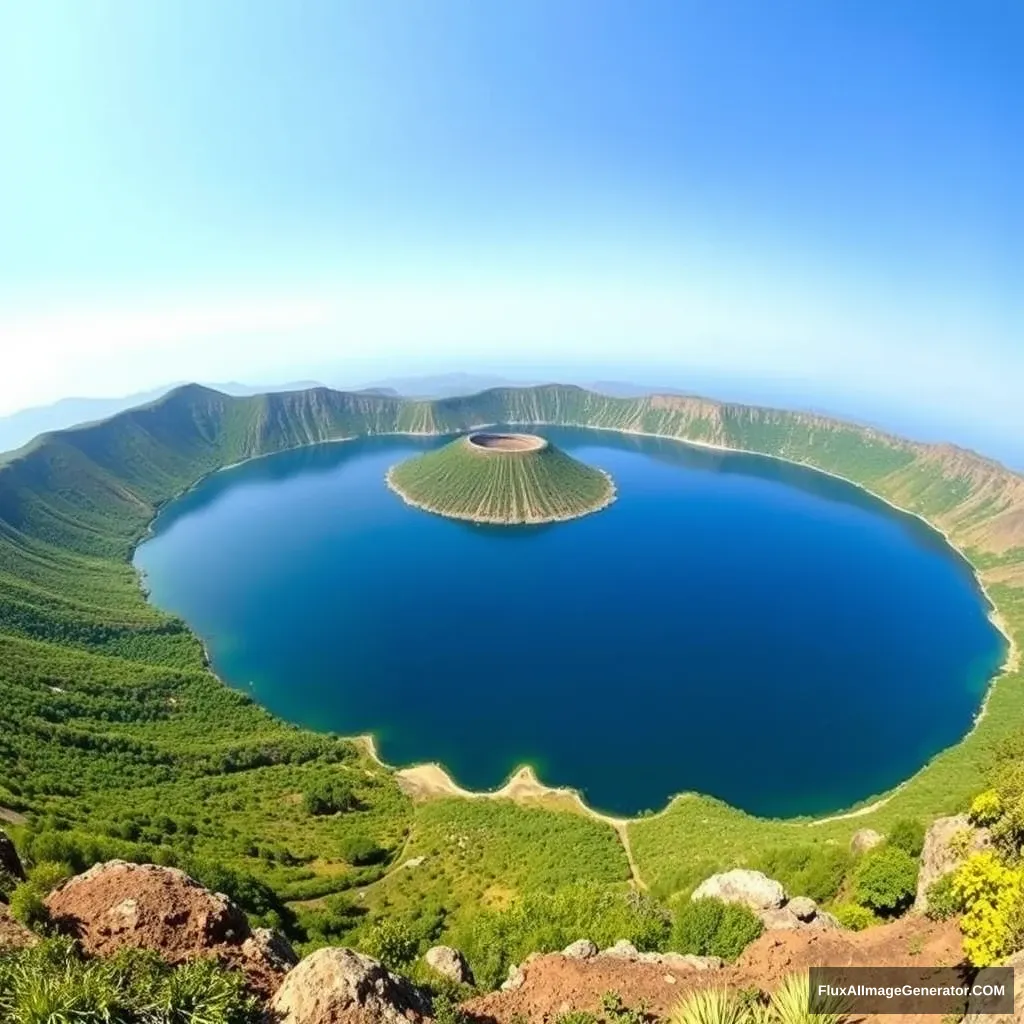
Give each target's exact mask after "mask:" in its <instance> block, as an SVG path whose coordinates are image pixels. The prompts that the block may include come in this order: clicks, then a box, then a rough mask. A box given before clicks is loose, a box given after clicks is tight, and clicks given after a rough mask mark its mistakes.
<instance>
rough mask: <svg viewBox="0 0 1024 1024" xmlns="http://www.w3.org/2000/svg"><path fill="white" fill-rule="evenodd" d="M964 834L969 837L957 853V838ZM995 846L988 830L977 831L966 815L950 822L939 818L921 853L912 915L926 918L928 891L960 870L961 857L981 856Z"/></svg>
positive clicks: (950, 818)
mask: <svg viewBox="0 0 1024 1024" xmlns="http://www.w3.org/2000/svg"><path fill="white" fill-rule="evenodd" d="M958 834H962V835H965V836H967V837H968V839H967V843H966V845H965V847H964V849H963V850H962V851H961V850H960V849H955V848H954V847H956V846H957V842H956V841H955V840H954V837H955V836H957V835H958ZM991 845H992V837H991V835H990V833H989V830H988V829H987V828H975V827H974V826H973V825H972V824H971V823H970V821H969V820H968V818H967V815H966V814H956V815H953V816H952V817H949V818H936V820H935V821H933V822H932V826H931V828H929V829H928V832H927V834H926V835H925V837H924V848H923V849H922V850H921V870H920V872H919V874H918V876H917V896H916V898H915V900H914V906H913V912H914V913H915V914H923V913H924V912H925V911H926V910H927V909H928V889H929V887H930V886H931V885H932V884H933V883H934V882H937V881H938V880H939V879H940V878H942V877H943V876H944V875H948V874H949V873H950V872H951V871H955V870H956V869H957V867H959V865H960V863H961V860H962V859H963V858H962V854H963V853H966V854H968V855H969V854H972V853H978V852H979V851H980V850H984V849H986V848H987V847H989V846H991Z"/></svg>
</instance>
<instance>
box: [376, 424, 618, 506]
mask: <svg viewBox="0 0 1024 1024" xmlns="http://www.w3.org/2000/svg"><path fill="white" fill-rule="evenodd" d="M387 480H388V486H389V487H390V488H391V489H392V490H393V491H395V493H397V494H398V495H399V496H400V497H401V498H402V499H403V500H404V501H405V502H406V503H407V504H409V505H413V506H415V507H416V508H421V509H424V510H425V511H427V512H435V513H437V514H438V515H442V516H449V517H451V518H452V519H468V520H471V521H472V522H477V523H502V524H508V525H512V524H516V523H551V522H557V521H559V520H563V519H576V518H577V517H579V516H585V515H587V514H588V513H589V512H596V511H597V510H598V509H602V508H604V507H605V506H606V505H610V504H611V503H612V502H613V501H614V500H615V486H614V484H613V483H612V480H611V477H609V476H608V474H607V473H605V472H603V471H602V470H600V469H594V468H593V467H591V466H586V465H584V464H583V463H582V462H578V461H577V460H576V459H574V458H571V457H570V456H568V455H566V454H565V452H563V451H559V449H558V448H556V447H555V446H554V445H553V444H551V443H550V442H548V441H546V440H545V439H544V438H542V437H537V436H536V435H534V434H494V433H474V434H468V435H466V436H465V437H460V438H459V439H458V440H457V441H452V442H451V444H447V445H445V446H444V447H443V448H439V449H438V450H437V451H433V452H428V453H427V454H425V455H418V456H416V457H415V458H412V459H409V460H407V461H406V462H402V463H399V464H398V465H397V466H392V467H391V469H390V470H389V471H388V477H387Z"/></svg>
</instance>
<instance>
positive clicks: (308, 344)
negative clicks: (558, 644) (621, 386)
mask: <svg viewBox="0 0 1024 1024" xmlns="http://www.w3.org/2000/svg"><path fill="white" fill-rule="evenodd" d="M1022 53H1024V4H1022V3H1020V2H1019V0H962V2H958V3H949V2H943V0H929V2H920V0H915V2H901V0H803V2H792V0H772V2H764V0H747V2H740V0H705V2H700V3H695V2H687V0H675V2H664V3H662V2H651V0H630V2H625V0H621V2H617V3H610V2H605V0H508V2H500V0H494V2H480V0H430V2H425V3H416V2H409V0H400V2H399V0H366V2H359V3H355V2H350V3H345V2H342V0H333V2H325V3H319V2H315V0H304V2H302V3H295V4H292V3H281V2H277V0H273V2H263V0H244V2H241V0H239V2H235V0H166V2H164V0H139V2H131V0H118V2H103V0H89V2H80V0H67V2H66V3H54V2H51V0H33V2H31V3H22V4H18V3H15V2H10V3H7V4H0V133H2V134H0V137H2V139H3V158H2V160H0V345H2V346H3V349H4V356H5V361H6V362H7V363H8V364H7V366H6V367H5V370H4V372H3V374H2V375H0V412H3V411H9V410H10V409H13V408H15V407H18V406H24V405H28V404H32V403H34V402H37V401H42V400H49V399H52V398H55V397H58V396H59V395H61V394H68V393H72V392H74V393H78V394H83V393H84V394H89V393H92V394H109V393H115V392H118V391H125V390H132V389H135V388H141V387H146V386H150V385H153V384H158V383H161V382H163V381H167V380H175V379H183V378H194V379H231V378H234V379H247V380H256V381H258V380H261V379H264V380H270V379H278V380H280V379H287V378H297V377H305V376H316V375H318V374H320V375H324V374H326V373H327V372H328V371H330V372H331V374H332V375H333V377H334V378H335V379H342V377H343V376H344V374H345V373H348V374H350V379H351V380H352V381H353V382H354V381H355V380H359V379H364V378H367V377H372V376H381V375H384V374H386V373H395V374H406V373H409V372H422V371H426V370H431V369H435V368H437V369H465V370H486V369H492V368H495V369H497V368H500V369H503V370H505V371H511V370H513V369H514V368H515V364H516V363H517V362H518V363H519V364H521V366H522V367H523V368H524V369H525V368H527V367H529V368H530V369H531V370H533V371H536V370H538V369H539V370H540V372H543V371H544V369H545V368H552V369H554V368H556V367H557V368H562V367H565V368H572V367H580V368H582V369H581V372H584V373H586V372H589V370H590V369H594V371H595V373H596V374H597V375H604V376H607V375H608V374H609V373H614V374H616V375H619V376H629V377H632V378H633V379H640V380H642V381H643V382H645V383H646V382H648V381H652V382H654V383H658V382H659V379H662V378H667V377H669V376H671V377H672V383H676V384H679V383H683V382H685V381H687V380H692V381H693V382H694V383H695V384H696V385H697V386H700V387H705V389H706V388H707V386H710V385H711V384H713V383H714V382H718V383H719V385H720V386H718V387H717V390H718V391H719V393H721V394H722V395H723V396H724V397H730V382H733V390H734V391H735V392H737V393H738V392H739V391H744V394H743V395H739V397H750V394H749V393H750V392H752V391H753V392H757V391H758V389H759V388H760V389H761V393H763V394H764V395H765V396H766V397H769V396H770V395H772V394H779V395H782V396H785V397H787V398H788V397H789V396H790V395H792V396H793V397H794V400H796V399H797V398H800V397H801V396H802V397H803V400H804V404H817V405H820V406H826V407H828V406H831V407H836V408H839V409H841V411H845V412H849V413H853V414H860V415H863V416H866V417H872V416H876V415H878V416H881V415H889V414H890V413H891V412H892V411H893V410H900V411H902V412H903V413H905V414H906V416H907V418H908V419H907V422H908V423H911V422H920V423H922V424H924V423H930V424H933V425H934V424H938V426H939V427H941V428H948V429H947V433H952V434H953V435H954V436H962V437H965V438H967V439H968V440H978V439H984V438H987V437H991V438H993V439H998V438H1000V437H1003V436H1007V435H1009V434H1014V433H1015V434H1016V435H1018V436H1019V435H1024V411H1022V410H1024V401H1022V399H1021V396H1022V392H1024V60H1022V59H1021V54H1022ZM5 339H6V340H5ZM513 342H515V343H516V344H517V346H518V348H517V352H518V353H519V354H518V355H517V356H516V357H514V358H509V357H508V356H507V355H506V354H505V353H507V351H508V348H507V346H508V345H509V344H510V343H513ZM14 350H17V354H16V355H15V356H14V357H13V360H12V359H11V355H10V353H11V352H12V351H14ZM339 366H340V367H342V371H337V367H339ZM559 372H561V371H560V370H559ZM565 372H569V369H567V370H566V371H565Z"/></svg>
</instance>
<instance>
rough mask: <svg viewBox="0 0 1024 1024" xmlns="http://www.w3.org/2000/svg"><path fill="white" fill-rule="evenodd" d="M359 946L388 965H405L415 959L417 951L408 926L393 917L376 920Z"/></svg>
mask: <svg viewBox="0 0 1024 1024" xmlns="http://www.w3.org/2000/svg"><path fill="white" fill-rule="evenodd" d="M360 946H361V947H362V949H363V950H364V951H365V952H367V953H369V954H370V956H372V957H376V958H377V959H378V960H380V961H382V962H383V963H385V964H387V966H388V967H405V966H406V964H411V963H412V962H413V960H415V959H416V954H417V953H418V952H419V942H418V941H417V940H416V938H415V937H414V936H413V934H412V932H411V931H410V930H409V926H408V925H407V924H406V923H405V922H404V921H401V920H399V919H398V918H394V917H384V918H381V919H380V920H379V921H377V922H376V923H375V924H374V925H373V926H372V927H371V928H370V929H369V930H368V931H367V933H366V935H365V936H364V938H363V941H362V942H361V943H360Z"/></svg>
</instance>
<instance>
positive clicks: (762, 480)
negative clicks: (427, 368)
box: [135, 427, 1005, 816]
mask: <svg viewBox="0 0 1024 1024" xmlns="http://www.w3.org/2000/svg"><path fill="white" fill-rule="evenodd" d="M515 429H519V430H522V429H524V428H523V427H517V428H515ZM531 429H532V430H534V431H535V432H537V433H539V434H541V435H542V436H544V437H546V438H548V439H550V440H551V441H553V442H554V443H555V444H557V445H558V446H559V447H560V448H562V449H563V450H565V451H566V452H569V453H571V454H572V455H573V456H574V457H575V458H577V459H580V460H581V461H583V462H586V463H588V464H589V465H592V466H596V467H598V468H600V469H603V470H605V471H606V472H608V473H609V474H610V475H611V477H612V478H613V480H614V482H615V486H616V488H617V492H618V494H617V500H616V501H615V502H614V504H612V505H610V506H609V507H608V508H606V509H604V510H602V511H601V512H598V513H595V514H593V515H589V516H586V517H584V518H582V519H577V520H572V521H569V522H564V523H556V524H550V525H545V526H523V527H507V526H480V525H474V524H471V523H466V522H460V521H456V520H451V519H445V518H442V517H439V516H435V515H432V514H430V513H427V512H423V511H419V510H417V509H415V508H412V507H410V506H408V505H406V504H404V503H403V502H402V501H401V500H399V499H398V497H397V496H396V495H395V494H393V493H392V492H391V491H389V490H388V488H387V486H386V484H385V474H386V472H387V470H388V468H389V467H390V466H392V465H393V464H395V463H397V462H399V461H401V460H403V459H405V458H408V457H409V456H410V455H413V454H416V453H418V452H422V451H426V450H429V449H431V448H436V447H440V446H441V445H442V444H444V443H446V441H448V440H450V438H443V437H437V438H429V439H426V438H411V437H371V438H364V439H360V440H354V441H348V442H344V443H337V444H328V445H320V446H317V447H312V448H307V449H300V450H295V451H289V452H285V453H281V454H279V455H274V456H270V457H267V458H262V459H257V460H254V461H252V462H249V463H246V464H244V465H241V466H237V467H234V468H232V469H230V470H226V471H223V472H220V473H216V474H214V475H212V476H210V477H208V478H207V479H205V480H203V481H202V482H200V483H199V484H198V485H197V486H196V487H195V488H193V489H192V490H191V491H189V492H188V493H187V494H185V495H183V496H182V497H180V498H179V499H177V500H176V501H174V502H173V503H171V504H170V505H168V506H167V507H166V508H165V510H164V511H163V512H162V513H161V514H160V516H159V517H158V518H157V520H156V522H155V523H154V525H153V531H152V536H151V537H150V538H149V539H148V540H147V541H146V542H145V543H143V544H142V545H141V546H140V547H139V549H138V550H137V552H136V559H135V560H136V565H137V567H138V568H139V569H140V570H141V571H142V573H143V574H144V578H145V585H146V586H147V588H148V590H149V593H150V599H151V600H152V601H153V602H154V603H155V604H156V605H157V606H158V607H160V608H162V609H165V610H167V611H169V612H172V613H175V614H177V615H180V616H181V617H182V618H184V619H185V620H186V621H187V622H188V623H189V624H190V625H191V626H192V628H193V629H194V630H195V632H196V633H197V634H198V635H199V636H201V637H202V638H203V640H204V641H205V643H206V645H207V649H208V651H209V655H210V658H211V661H212V665H213V667H214V669H215V671H216V672H217V673H218V674H219V675H220V676H221V677H222V678H223V679H224V680H225V681H226V682H227V683H229V684H230V685H232V686H235V687H237V688H238V689H241V690H244V691H245V692H247V693H248V694H250V695H251V696H252V698H253V699H254V700H256V701H258V702H259V703H260V704H262V705H264V706H265V707H267V708H268V709H270V710H271V711H272V712H274V713H275V714H277V715H279V716H281V717H282V718H285V719H287V720H289V721H292V722H295V723H299V724H301V725H304V726H308V727H311V728H314V729H320V730H330V731H334V732H339V733H342V734H346V735H354V734H358V733H372V734H373V736H374V737H375V739H376V742H377V747H378V750H379V753H380V755H381V757H382V758H383V759H384V760H385V761H387V762H388V763H391V764H395V765H409V764H414V763H419V762H428V761H437V762H439V763H441V764H442V765H443V766H444V767H445V768H446V769H447V770H448V771H449V772H450V773H451V774H452V776H453V777H454V779H455V780H456V781H457V782H458V783H460V784H461V785H463V786H466V787H469V788H473V789H490V788H494V787H496V786H499V785H500V784H501V783H502V782H503V781H504V780H505V779H506V778H507V777H508V775H509V774H510V773H511V772H512V771H513V770H514V769H515V768H516V767H517V766H519V765H522V764H530V765H532V766H533V767H534V768H535V770H536V771H537V773H538V775H539V776H540V778H541V779H542V781H544V782H546V783H548V784H550V785H565V786H572V787H575V788H577V789H579V790H580V791H581V792H582V794H583V796H584V798H585V799H586V800H587V802H588V803H589V804H591V805H592V806H594V807H597V808H600V809H602V810H606V811H609V812H614V813H620V814H635V813H637V812H640V811H642V810H644V809H660V808H662V807H664V806H665V804H666V802H667V801H668V800H669V799H670V798H671V796H672V795H674V794H676V793H680V792H684V791H697V792H701V793H706V794H709V795H712V796H715V797H719V798H721V799H723V800H725V801H728V802H729V803H730V804H733V805H735V806H738V807H741V808H743V809H745V810H748V811H751V812H753V813H757V814H762V815H772V816H789V815H801V814H822V813H827V812H831V811H836V810H839V809H842V808H846V807H848V806H850V805H851V804H853V803H855V802H857V801H859V800H862V799H865V798H867V797H869V796H872V795H875V794H879V793H881V792H883V791H885V790H887V789H889V788H891V787H892V786H894V785H895V784H897V783H899V782H900V781H902V780H903V779H906V778H908V777H909V776H910V775H912V774H913V773H914V772H915V771H916V770H917V769H918V768H920V767H921V766H923V765H924V764H925V763H926V762H927V761H928V760H929V759H930V758H931V757H932V756H933V755H934V754H936V753H937V752H938V751H940V750H942V749H943V748H945V747H948V746H949V745H951V744H953V743H956V742H957V741H958V740H959V739H961V738H962V737H963V736H964V734H965V733H966V732H967V731H968V730H969V729H970V728H971V724H972V721H973V718H974V716H975V715H976V714H977V712H978V710H979V707H980V706H981V703H982V701H983V698H984V694H985V691H986V688H987V686H988V683H989V681H990V680H991V678H992V677H993V676H994V674H995V673H996V672H997V671H998V669H999V666H1000V664H1001V662H1002V661H1003V659H1004V657H1005V641H1004V638H1003V637H1002V636H1001V634H1000V633H999V632H998V631H997V630H996V629H995V627H994V626H993V625H992V624H991V622H990V621H989V619H988V605H987V602H986V601H985V598H984V595H983V594H982V593H981V591H980V589H979V587H978V584H977V582H976V580H975V578H974V575H973V573H972V572H971V569H970V567H969V566H968V565H967V563H966V562H965V561H964V560H963V559H962V558H960V556H958V555H957V554H956V553H955V552H953V551H952V550H951V549H950V548H949V547H948V546H947V545H946V543H945V542H944V541H943V539H942V538H941V537H940V536H939V535H938V534H937V533H936V532H934V531H933V530H931V529H930V528H929V527H928V526H926V525H925V524H924V523H922V522H921V521H920V520H918V519H916V518H914V517H912V516H909V515H905V514H903V513H900V512H897V511H896V510H894V509H892V508H890V507H889V506H887V505H885V504H884V503H883V502H881V501H878V500H876V499H874V498H872V497H871V496H869V495H868V494H866V493H865V492H863V491H861V490H860V489H858V488H856V487H855V486H853V485H852V484H847V483H845V482H843V481H841V480H837V479H834V478H831V477H828V476H826V475H824V474H821V473H817V472H815V471H812V470H809V469H804V468H802V467H799V466H795V465H791V464H788V463H784V462H781V461H778V460H773V459H768V458H763V457H760V456H752V455H742V454H735V453H726V452H719V451H713V450H710V449H702V448H697V447H692V446H689V445H686V444H683V443H680V442H676V441H668V440H658V439H654V438H640V437H633V436H626V435H619V434H615V433H610V432H600V431H594V430H568V429H554V428H546V427H536V428H531Z"/></svg>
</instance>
